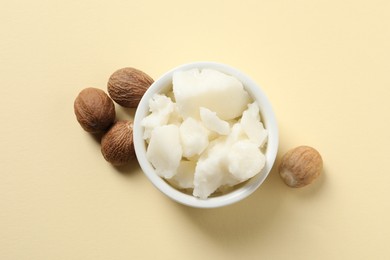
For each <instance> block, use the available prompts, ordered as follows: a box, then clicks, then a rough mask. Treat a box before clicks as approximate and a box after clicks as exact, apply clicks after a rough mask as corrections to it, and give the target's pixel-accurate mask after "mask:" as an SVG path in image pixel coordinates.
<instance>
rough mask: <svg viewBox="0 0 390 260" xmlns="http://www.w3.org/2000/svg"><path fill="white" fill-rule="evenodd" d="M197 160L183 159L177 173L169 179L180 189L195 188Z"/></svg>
mask: <svg viewBox="0 0 390 260" xmlns="http://www.w3.org/2000/svg"><path fill="white" fill-rule="evenodd" d="M195 167H196V161H187V160H182V161H181V162H180V165H179V168H178V169H177V173H176V174H175V175H174V176H173V177H172V178H171V179H169V182H170V183H171V184H172V185H174V186H176V187H178V188H179V189H190V188H194V173H195Z"/></svg>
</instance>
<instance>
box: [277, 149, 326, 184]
mask: <svg viewBox="0 0 390 260" xmlns="http://www.w3.org/2000/svg"><path fill="white" fill-rule="evenodd" d="M322 167H323V161H322V157H321V155H320V153H319V152H318V151H317V150H315V149H314V148H312V147H309V146H299V147H296V148H294V149H292V150H290V151H288V152H287V153H286V154H285V155H284V156H283V158H282V162H281V164H280V166H279V174H280V176H281V178H282V179H283V181H284V182H285V183H286V184H287V185H288V186H290V187H293V188H299V187H303V186H306V185H308V184H310V183H311V182H312V181H314V180H315V179H316V178H317V177H318V176H319V175H320V174H321V172H322Z"/></svg>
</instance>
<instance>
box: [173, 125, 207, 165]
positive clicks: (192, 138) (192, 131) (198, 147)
mask: <svg viewBox="0 0 390 260" xmlns="http://www.w3.org/2000/svg"><path fill="white" fill-rule="evenodd" d="M179 131H180V139H181V144H182V146H183V156H184V157H187V158H190V157H193V156H195V155H199V154H201V153H202V152H203V151H204V149H206V147H207V146H208V144H209V139H208V133H209V132H208V130H207V129H206V128H205V127H204V126H203V125H202V124H201V123H200V122H199V121H197V120H195V119H193V118H191V117H189V118H187V119H185V120H184V121H183V123H182V124H181V125H180V128H179Z"/></svg>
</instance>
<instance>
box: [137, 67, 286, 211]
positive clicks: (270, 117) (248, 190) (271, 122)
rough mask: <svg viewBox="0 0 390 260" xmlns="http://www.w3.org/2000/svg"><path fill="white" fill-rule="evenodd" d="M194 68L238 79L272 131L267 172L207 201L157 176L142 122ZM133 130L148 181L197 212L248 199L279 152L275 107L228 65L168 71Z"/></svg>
mask: <svg viewBox="0 0 390 260" xmlns="http://www.w3.org/2000/svg"><path fill="white" fill-rule="evenodd" d="M193 68H199V69H203V68H210V69H215V70H218V71H220V72H223V73H225V74H228V75H231V76H234V77H236V78H237V79H238V80H240V81H241V82H242V83H243V85H244V87H245V89H246V91H247V92H248V93H249V94H250V95H251V97H252V98H253V99H254V100H256V101H257V102H258V104H259V107H260V113H261V117H262V122H263V124H264V126H265V128H266V129H268V135H269V136H268V144H267V149H266V152H265V157H266V163H265V167H264V168H263V170H262V171H261V172H260V173H259V174H257V175H256V176H254V177H253V178H252V179H250V180H249V181H248V182H246V183H245V184H244V185H240V186H239V187H238V188H237V189H234V190H233V191H231V192H229V193H226V194H224V195H220V196H215V197H210V198H208V199H205V200H204V199H199V198H196V197H194V196H192V195H188V194H186V193H183V192H181V191H180V190H177V189H175V188H174V187H172V186H171V185H169V184H168V183H167V182H166V181H164V180H163V179H162V178H161V177H159V176H158V175H157V174H156V173H155V170H154V168H153V166H152V165H151V163H150V162H149V161H148V160H147V158H146V147H147V146H146V143H145V141H144V139H143V138H142V136H143V132H144V129H143V127H142V126H141V121H142V119H143V118H144V117H146V116H147V115H148V114H149V100H150V99H151V98H152V96H153V95H154V94H155V93H165V92H167V91H168V90H169V89H170V88H171V87H172V74H173V73H174V72H175V71H178V70H189V69H193ZM133 127H134V129H133V138H134V147H135V152H136V155H137V159H138V162H139V164H140V166H141V168H142V170H143V172H144V173H145V175H146V176H147V177H148V179H149V180H150V181H151V182H152V183H153V184H154V186H156V187H157V188H158V189H159V190H160V191H161V192H162V193H163V194H165V195H167V196H168V197H169V198H171V199H173V200H174V201H176V202H179V203H181V204H184V205H187V206H191V207H196V208H216V207H221V206H226V205H229V204H232V203H235V202H238V201H240V200H242V199H244V198H246V197H248V196H249V195H250V194H252V193H253V192H254V191H255V190H256V189H257V188H258V187H259V186H260V185H261V184H262V183H263V181H264V180H265V178H266V177H267V176H268V174H269V172H270V170H271V168H272V166H273V164H274V162H275V157H276V153H277V150H278V142H279V139H278V127H277V122H276V119H275V115H274V112H273V110H272V107H271V104H270V102H269V101H268V99H267V97H266V95H265V94H264V92H263V91H262V89H261V88H260V87H259V85H257V84H256V83H255V82H254V81H253V80H252V79H250V78H249V77H248V76H246V75H245V74H243V73H242V72H240V71H238V70H237V69H235V68H232V67H230V66H228V65H225V64H220V63H215V62H194V63H189V64H184V65H181V66H179V67H176V68H174V69H172V70H170V71H168V72H167V73H165V74H164V75H163V76H162V77H160V78H159V79H157V80H156V81H155V82H154V83H153V84H152V85H151V86H150V87H149V89H148V90H147V91H146V93H145V94H144V96H143V97H142V99H141V101H140V103H139V105H138V108H137V110H136V113H135V118H134V125H133Z"/></svg>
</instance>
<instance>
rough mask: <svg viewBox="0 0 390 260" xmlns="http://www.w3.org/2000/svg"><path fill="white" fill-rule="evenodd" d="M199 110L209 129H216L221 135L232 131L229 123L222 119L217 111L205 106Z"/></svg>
mask: <svg viewBox="0 0 390 260" xmlns="http://www.w3.org/2000/svg"><path fill="white" fill-rule="evenodd" d="M199 112H200V118H201V120H202V122H203V124H204V125H205V127H206V128H207V129H208V130H210V131H214V132H216V133H218V134H220V135H227V134H229V132H230V126H229V123H228V122H226V121H224V120H222V119H220V118H219V117H218V116H217V113H215V112H213V111H211V110H210V109H207V108H205V107H201V108H200V110H199Z"/></svg>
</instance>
